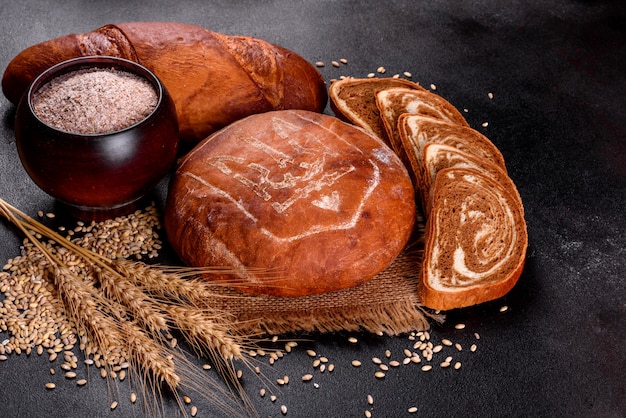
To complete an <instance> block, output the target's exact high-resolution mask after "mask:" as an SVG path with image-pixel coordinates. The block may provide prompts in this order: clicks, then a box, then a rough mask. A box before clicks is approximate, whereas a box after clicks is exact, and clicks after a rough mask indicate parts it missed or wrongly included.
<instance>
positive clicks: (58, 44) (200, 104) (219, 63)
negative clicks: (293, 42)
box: [2, 22, 328, 143]
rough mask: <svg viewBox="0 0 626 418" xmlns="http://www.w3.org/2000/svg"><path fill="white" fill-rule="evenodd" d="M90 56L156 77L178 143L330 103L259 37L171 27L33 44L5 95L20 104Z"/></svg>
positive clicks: (112, 28)
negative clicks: (251, 119)
mask: <svg viewBox="0 0 626 418" xmlns="http://www.w3.org/2000/svg"><path fill="white" fill-rule="evenodd" d="M91 55H109V56H115V57H121V58H126V59H129V60H132V61H135V62H139V63H140V64H142V65H144V66H145V67H147V68H148V69H150V70H151V71H153V72H154V73H155V74H156V75H157V77H159V78H160V79H161V81H163V84H164V85H165V87H166V88H167V89H168V91H169V93H170V95H171V96H172V98H173V100H174V103H175V105H176V109H177V113H178V118H179V126H180V135H181V140H183V141H187V142H192V143H195V142H198V141H199V140H201V139H204V138H205V137H206V136H208V135H209V134H210V133H212V132H215V131H216V130H218V129H220V128H222V127H224V126H226V125H228V124H229V123H232V122H234V121H235V120H238V119H241V118H243V117H245V116H248V115H251V114H255V113H259V112H265V111H269V110H278V109H291V108H294V109H305V110H311V111H315V112H322V111H323V110H324V108H325V107H326V103H327V97H328V96H327V92H326V85H325V83H324V80H323V79H322V76H321V74H319V72H318V71H317V70H316V69H315V67H314V66H313V65H312V64H310V63H309V62H307V61H306V60H304V58H302V57H301V56H299V55H298V54H296V53H294V52H292V51H289V50H287V49H285V48H282V47H280V46H277V45H274V44H271V43H269V42H266V41H264V40H261V39H257V38H253V37H246V36H226V35H223V34H219V33H216V32H212V31H209V30H207V29H204V28H201V27H198V26H195V25H188V24H183V23H175V22H124V23H118V24H114V25H105V26H103V27H101V28H99V29H96V30H94V31H92V32H88V33H84V34H70V35H66V36H63V37H60V38H56V39H52V40H49V41H46V42H43V43H40V44H37V45H33V46H31V47H29V48H26V49H25V50H24V51H22V52H20V53H19V54H18V55H17V56H16V57H15V58H14V59H13V60H12V61H11V62H10V63H9V65H8V67H7V69H6V70H5V73H4V75H3V79H2V89H3V92H4V94H5V96H6V97H7V98H8V99H9V101H11V102H12V103H14V104H17V103H18V102H19V100H20V98H21V97H22V95H23V94H24V92H25V91H26V90H27V89H28V86H29V85H30V83H31V82H32V81H33V80H34V79H35V78H36V77H37V76H38V75H39V74H41V73H42V72H43V71H45V70H46V69H47V68H49V67H51V66H52V65H55V64H57V63H59V62H62V61H65V60H68V59H71V58H77V57H81V56H91Z"/></svg>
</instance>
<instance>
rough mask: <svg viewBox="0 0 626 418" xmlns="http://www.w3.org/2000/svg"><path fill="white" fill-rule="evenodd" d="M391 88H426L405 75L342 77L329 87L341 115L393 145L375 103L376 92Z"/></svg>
mask: <svg viewBox="0 0 626 418" xmlns="http://www.w3.org/2000/svg"><path fill="white" fill-rule="evenodd" d="M392 87H403V88H407V89H410V90H421V91H425V89H424V88H423V87H422V86H420V85H419V84H417V83H414V82H412V81H409V80H405V79H402V78H352V77H347V78H342V79H340V80H337V81H334V82H333V83H332V84H331V85H330V87H329V88H328V97H329V99H330V108H331V110H332V111H333V112H334V113H335V116H337V117H338V118H340V119H342V120H344V121H346V122H350V123H353V124H354V125H357V126H360V127H361V128H363V129H365V130H367V131H368V132H371V133H373V134H374V135H376V136H378V137H379V138H382V139H383V140H384V141H385V142H386V143H387V145H389V146H391V142H389V138H388V137H387V132H386V131H385V126H384V125H383V121H382V119H381V118H380V111H379V110H378V106H377V105H376V93H377V92H379V91H381V90H385V89H388V88H392Z"/></svg>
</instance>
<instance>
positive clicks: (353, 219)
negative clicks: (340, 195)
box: [182, 159, 381, 243]
mask: <svg viewBox="0 0 626 418" xmlns="http://www.w3.org/2000/svg"><path fill="white" fill-rule="evenodd" d="M368 162H369V163H370V165H371V166H372V169H373V170H372V177H371V179H370V180H369V181H368V182H367V184H368V187H367V188H366V189H365V193H364V194H363V197H362V198H361V200H360V201H359V204H358V205H357V207H356V210H354V212H353V213H352V215H351V216H350V217H349V218H348V219H347V220H346V221H344V222H336V223H335V224H333V225H332V226H329V225H311V226H310V227H309V228H308V229H307V230H306V231H304V232H302V233H299V234H294V235H292V236H288V237H279V236H277V235H275V234H274V233H272V232H271V231H270V230H268V229H267V228H265V227H263V226H259V231H260V232H261V233H262V234H263V235H265V236H267V237H268V238H270V239H271V240H274V241H277V242H280V243H289V242H293V241H298V240H300V239H303V238H307V237H310V236H313V235H317V234H320V233H327V232H329V231H338V230H345V229H351V228H354V226H355V225H356V224H357V222H358V221H359V219H360V217H361V213H362V212H363V207H364V206H365V202H367V200H368V199H369V197H370V196H371V195H372V193H374V190H376V188H377V187H378V185H379V184H380V182H381V171H380V167H378V165H377V164H376V163H375V162H374V161H372V160H371V159H368ZM182 175H184V176H187V177H189V178H190V179H193V180H195V181H197V182H199V183H200V184H202V185H203V186H205V187H206V188H208V189H210V190H211V192H212V193H215V194H216V195H219V196H220V197H222V198H224V199H226V200H228V201H230V202H231V203H232V204H233V205H234V206H235V207H237V209H239V210H240V211H241V213H242V214H243V215H244V216H245V217H247V218H248V219H250V220H252V221H253V222H255V223H256V224H258V223H259V222H258V219H257V217H255V216H254V215H253V214H252V213H250V212H249V211H248V210H247V209H246V208H245V206H244V205H243V203H242V202H240V201H238V200H236V199H235V198H233V196H232V195H231V194H230V193H228V192H226V191H225V190H222V189H220V188H219V187H216V186H214V185H213V184H211V183H209V182H207V181H205V180H204V179H203V178H201V177H199V176H197V175H195V174H192V173H189V172H184V173H182ZM331 193H332V192H331Z"/></svg>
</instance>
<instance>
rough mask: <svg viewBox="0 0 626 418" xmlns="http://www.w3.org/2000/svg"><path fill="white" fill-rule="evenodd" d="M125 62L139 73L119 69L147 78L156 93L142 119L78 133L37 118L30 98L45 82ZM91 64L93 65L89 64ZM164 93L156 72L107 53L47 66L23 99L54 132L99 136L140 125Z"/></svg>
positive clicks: (79, 136) (163, 87) (84, 136)
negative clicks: (120, 127) (154, 102)
mask: <svg viewBox="0 0 626 418" xmlns="http://www.w3.org/2000/svg"><path fill="white" fill-rule="evenodd" d="M120 63H121V64H125V65H127V66H130V67H134V68H135V69H137V70H139V71H140V73H137V72H133V71H130V70H129V69H128V68H121V69H120V70H121V71H126V72H132V73H133V74H134V75H137V76H139V77H142V78H144V79H145V80H147V81H148V82H150V84H151V85H152V86H153V87H154V89H155V91H156V93H157V96H158V97H157V102H156V104H155V106H154V108H153V109H152V111H151V112H150V113H149V114H148V115H146V116H145V117H144V118H143V119H142V120H140V121H138V122H135V123H134V124H132V125H129V126H126V127H124V128H122V129H118V130H115V131H108V132H101V133H80V132H72V131H66V130H63V129H59V128H57V127H55V126H52V125H50V124H48V123H46V122H44V121H43V120H42V119H41V118H39V116H38V115H37V112H35V109H34V108H33V102H32V98H33V95H34V94H35V93H36V92H37V91H38V90H39V89H40V88H42V87H43V86H44V85H45V84H46V83H47V82H49V81H51V80H53V79H54V78H55V77H57V76H61V75H64V74H67V73H70V72H72V71H76V70H79V69H82V68H90V67H92V68H107V67H106V65H105V66H104V67H102V66H100V64H112V65H115V64H120ZM90 64H93V65H90ZM109 68H110V67H109ZM48 77H49V79H47V80H45V81H44V79H46V78H48ZM165 95H166V89H165V86H164V85H163V83H162V82H161V80H160V79H159V78H158V77H157V76H156V74H154V73H153V72H152V71H150V70H149V69H148V68H146V67H145V66H143V65H141V64H140V63H138V62H135V61H131V60H128V59H126V58H120V57H113V56H108V55H87V56H83V57H76V58H71V59H68V60H65V61H61V62H59V63H57V64H55V65H53V66H51V67H49V68H47V69H46V70H45V71H43V72H42V73H41V74H39V75H38V76H37V77H36V78H35V79H34V80H33V82H32V83H31V84H30V86H29V87H28V90H27V92H26V96H25V99H26V101H27V105H28V109H29V111H30V113H31V114H32V115H33V116H34V117H35V119H37V121H38V122H39V123H41V124H43V125H44V126H46V128H48V129H51V130H53V131H56V132H60V133H63V134H67V135H72V136H74V137H78V138H81V137H83V138H99V137H107V136H112V135H118V134H120V133H123V132H127V131H130V130H133V129H135V128H137V127H138V126H139V125H142V124H144V123H146V122H147V121H148V120H150V119H151V118H152V116H153V115H154V114H155V113H156V112H157V111H158V110H159V109H160V107H161V104H162V102H163V100H164V99H165Z"/></svg>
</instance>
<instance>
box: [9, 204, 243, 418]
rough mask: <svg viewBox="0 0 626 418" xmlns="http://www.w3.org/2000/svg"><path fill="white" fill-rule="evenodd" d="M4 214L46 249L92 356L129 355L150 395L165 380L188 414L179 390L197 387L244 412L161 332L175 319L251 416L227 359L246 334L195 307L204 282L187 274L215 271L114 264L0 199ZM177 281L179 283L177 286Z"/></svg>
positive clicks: (238, 354)
mask: <svg viewBox="0 0 626 418" xmlns="http://www.w3.org/2000/svg"><path fill="white" fill-rule="evenodd" d="M0 215H1V216H4V217H5V218H7V219H8V220H9V221H10V222H11V223H13V224H14V225H15V226H17V227H18V229H20V230H21V231H22V232H23V233H24V235H25V236H26V238H27V239H28V240H29V241H30V242H31V243H32V245H33V246H34V247H35V248H37V249H38V250H39V251H40V252H41V254H42V257H43V258H44V259H45V260H46V262H47V263H48V265H49V266H50V267H49V269H48V271H49V276H50V277H48V279H49V280H51V281H52V282H53V283H54V284H55V285H56V287H57V290H58V293H59V295H60V296H61V300H62V301H63V303H64V305H65V307H66V311H67V312H68V317H69V318H70V321H72V322H73V323H74V324H75V325H76V326H77V328H78V329H81V330H84V331H85V335H86V336H87V338H88V344H85V346H87V347H90V346H93V347H94V348H93V351H94V352H96V353H97V355H96V356H94V358H95V360H97V361H101V363H102V364H104V365H105V367H106V366H109V365H113V364H116V363H118V364H119V362H121V361H124V359H127V360H128V362H129V363H130V364H131V365H132V370H131V372H132V371H134V375H135V376H136V378H137V379H138V380H139V381H140V382H141V384H142V386H143V387H144V391H145V392H146V394H145V395H146V398H149V394H151V396H152V397H153V398H154V399H162V398H161V396H162V395H161V394H162V388H161V385H162V384H165V385H166V386H167V387H168V388H169V389H170V390H171V391H172V393H173V394H174V396H175V397H176V400H177V401H178V403H179V405H180V407H181V410H182V411H183V414H185V412H184V405H183V403H182V402H181V400H180V397H179V394H178V393H179V390H184V389H192V390H196V391H198V392H199V393H201V394H205V395H206V398H207V399H208V400H209V401H211V402H212V403H214V404H215V405H216V406H217V407H219V408H220V409H221V410H223V411H225V412H228V414H229V415H239V414H238V412H237V410H236V409H234V408H233V407H232V405H231V404H230V403H229V402H227V400H225V399H220V397H219V396H217V395H220V394H221V395H224V396H225V397H227V396H228V394H227V393H226V392H224V391H223V390H221V388H220V387H219V386H218V385H217V384H215V383H214V382H212V381H211V379H209V378H208V376H206V374H203V373H201V372H199V371H198V370H197V369H196V368H194V367H193V365H192V364H191V363H190V362H188V361H187V360H186V358H185V356H184V355H182V354H181V352H180V351H179V350H174V349H173V347H170V346H169V345H167V344H166V342H165V341H164V336H168V335H170V332H169V325H170V324H171V325H174V326H176V327H177V328H178V329H179V330H180V331H181V332H182V333H183V335H186V336H187V337H188V338H189V341H190V344H191V346H192V347H193V348H195V349H198V351H201V352H203V353H208V354H209V355H211V356H212V357H214V358H215V359H216V360H217V361H218V362H219V363H220V364H221V366H220V372H221V373H222V374H223V375H224V376H226V377H227V378H229V380H231V381H229V382H227V383H229V386H230V385H231V384H232V383H233V382H235V386H236V387H237V388H238V394H239V396H240V397H241V399H242V400H243V402H244V404H245V405H246V406H247V407H248V408H249V411H248V412H251V413H254V411H253V410H252V409H251V406H250V402H249V400H248V399H247V397H246V396H245V393H244V392H243V389H242V388H241V386H240V385H239V384H238V382H237V381H236V378H235V379H232V377H234V376H235V371H234V369H233V367H232V364H231V363H230V362H231V360H232V359H234V358H239V359H240V358H242V350H241V348H240V346H239V344H240V341H239V340H241V341H245V338H244V337H242V338H235V337H234V336H232V335H230V333H229V329H230V328H232V327H230V326H229V322H228V320H229V319H230V318H229V316H228V315H227V314H226V313H225V312H221V311H219V310H218V309H215V308H211V307H209V306H204V307H203V308H202V309H198V304H199V300H201V297H202V296H200V298H198V296H197V295H198V289H195V290H194V287H195V286H194V285H196V284H198V283H200V282H197V283H196V282H195V281H194V280H188V279H187V278H188V277H189V276H191V275H192V274H196V273H207V272H209V273H210V272H211V269H205V270H206V271H198V270H197V269H188V270H187V269H185V268H157V267H154V268H153V267H151V266H149V265H147V264H145V263H141V262H128V261H121V260H116V261H113V260H111V259H109V258H107V257H105V256H103V255H100V254H97V253H95V252H93V251H90V250H88V249H86V248H83V247H81V246H79V245H76V244H74V243H72V242H71V241H69V240H67V239H65V238H64V237H62V236H60V235H59V234H57V233H56V232H55V231H53V230H51V229H50V228H48V227H46V226H45V225H43V224H41V223H39V222H37V221H35V220H34V219H32V218H30V217H28V216H27V215H26V214H24V213H22V212H21V211H19V210H18V209H16V208H14V207H13V206H11V205H9V204H8V203H6V202H5V201H4V200H2V199H0ZM44 236H45V237H47V238H48V239H50V240H52V241H51V243H52V244H56V246H54V248H58V250H56V251H54V250H52V249H51V247H50V246H46V245H44V244H43V243H42V242H41V241H40V240H41V238H42V237H44ZM77 259H78V260H82V262H84V263H85V264H86V266H87V267H88V268H89V269H91V273H92V277H89V278H88V279H87V280H85V278H84V277H79V273H80V264H81V261H76V260H77ZM218 270H219V271H223V269H218ZM157 282H160V283H161V284H160V285H157V284H156V283H157ZM163 284H166V285H163ZM96 285H97V286H96ZM176 286H180V288H179V289H175V290H173V288H176ZM199 288H201V291H200V293H202V292H208V291H209V290H208V289H207V288H205V287H203V286H199ZM194 295H195V296H194ZM168 296H170V297H173V299H168ZM204 296H209V295H208V294H205V295H204ZM211 296H213V297H214V296H215V295H214V294H212V295H211ZM211 299H213V298H209V299H208V300H211ZM191 321H196V323H191ZM87 351H89V352H91V351H92V349H88V350H87ZM207 386H210V387H212V389H213V394H215V395H216V396H211V395H212V394H211V393H207V391H206V387H207ZM155 412H156V409H155V410H151V414H154V413H155Z"/></svg>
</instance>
